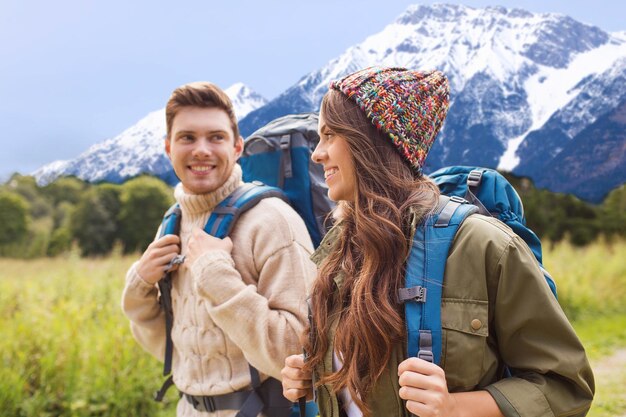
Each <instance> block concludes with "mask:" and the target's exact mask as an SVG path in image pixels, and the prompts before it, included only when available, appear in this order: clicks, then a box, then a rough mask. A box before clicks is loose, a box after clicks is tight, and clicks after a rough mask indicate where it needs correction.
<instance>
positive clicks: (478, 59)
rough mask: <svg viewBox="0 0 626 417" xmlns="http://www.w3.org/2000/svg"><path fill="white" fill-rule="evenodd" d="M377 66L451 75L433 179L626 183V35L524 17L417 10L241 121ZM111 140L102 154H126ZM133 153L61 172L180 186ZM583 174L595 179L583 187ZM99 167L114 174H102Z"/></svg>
mask: <svg viewBox="0 0 626 417" xmlns="http://www.w3.org/2000/svg"><path fill="white" fill-rule="evenodd" d="M371 65H382V66H402V67H407V68H416V69H430V68H437V69H440V70H442V71H444V72H445V73H446V74H447V75H448V77H449V78H450V83H451V106H450V110H449V112H448V118H447V120H446V122H445V125H444V128H443V130H442V132H441V134H440V135H439V137H438V140H437V143H436V144H435V145H434V146H433V148H432V150H431V152H430V155H429V157H428V158H427V160H426V164H427V166H426V171H427V172H429V171H432V170H434V169H437V168H439V167H441V166H445V165H453V164H454V165H456V164H464V165H477V166H487V167H500V168H502V169H506V170H512V171H513V172H514V173H518V174H523V175H528V176H530V177H531V178H533V180H534V181H535V182H536V183H537V184H538V185H539V186H544V187H548V188H550V189H551V190H553V191H563V192H573V193H575V194H576V195H578V196H579V197H581V198H584V199H587V200H589V201H594V202H597V201H600V200H601V198H602V197H603V196H604V195H605V194H606V193H607V192H608V191H609V190H610V189H611V188H613V187H614V186H615V185H616V184H617V185H619V184H622V183H624V182H625V181H626V149H625V148H626V146H625V144H624V140H623V139H622V140H621V142H620V141H619V140H617V139H616V138H617V136H619V137H623V135H620V134H619V132H623V131H626V119H625V118H624V117H623V114H624V113H623V111H624V110H623V109H624V103H626V32H613V33H607V32H604V31H603V30H602V29H600V28H598V27H594V26H590V25H587V24H583V23H581V22H578V21H576V20H574V19H572V18H570V17H568V16H564V15H559V14H538V13H530V12H527V11H524V10H520V9H506V8H503V7H487V8H484V9H477V8H471V7H466V6H460V5H433V6H420V5H416V6H411V7H409V8H408V9H407V10H406V11H405V12H404V13H403V14H402V15H400V16H399V17H398V18H397V19H396V20H395V21H394V22H392V23H391V24H389V25H388V26H387V27H385V28H384V29H383V30H382V31H381V32H379V33H377V34H374V35H372V36H370V37H368V38H366V39H365V40H364V41H363V42H361V43H360V44H358V45H355V46H352V47H350V48H348V49H347V50H346V51H345V52H344V53H343V54H342V55H341V56H339V57H337V58H335V59H333V60H331V61H330V62H329V63H327V64H326V65H325V66H323V67H322V68H320V69H318V70H316V71H313V72H311V73H310V74H308V75H306V76H304V77H303V78H301V79H300V81H299V82H297V83H296V84H295V85H293V86H292V87H290V88H288V89H287V90H286V91H285V92H283V93H282V94H280V95H279V96H278V97H276V98H275V99H273V100H272V101H270V102H268V103H267V104H265V105H262V106H259V107H258V108H256V110H253V111H250V112H249V113H248V114H247V116H246V117H243V119H241V122H240V129H241V132H242V134H243V135H244V136H247V135H249V134H251V133H252V132H253V131H254V130H256V129H257V128H259V127H261V126H263V125H264V124H266V123H268V122H269V121H271V120H273V119H274V118H276V117H279V116H282V115H285V114H289V113H298V112H305V111H316V110H318V109H319V104H320V101H321V98H322V96H323V95H324V94H325V92H326V91H327V88H328V83H329V82H330V81H331V80H333V79H337V78H340V77H342V76H344V75H346V74H348V73H350V72H353V71H355V70H358V69H361V68H364V67H367V66H371ZM234 87H235V86H233V88H234ZM139 125H140V124H138V125H136V126H134V127H133V128H131V129H129V130H128V131H127V132H129V131H130V130H132V129H134V128H139ZM147 131H148V130H147V128H146V129H145V130H144V132H147ZM609 132H618V135H617V136H616V135H615V134H609ZM125 134H126V132H124V133H123V134H122V135H120V137H121V136H125ZM129 134H130V133H129ZM136 134H137V135H142V134H141V133H136ZM146 134H147V133H144V135H146ZM157 136H158V135H157ZM120 137H118V138H120ZM118 138H115V139H118ZM115 139H114V140H115ZM114 140H112V141H114ZM105 143H107V142H105ZM105 143H103V144H102V145H96V146H95V147H94V148H97V147H98V146H102V147H103V148H106V147H107V146H108V147H112V146H113V145H115V146H117V142H111V143H109V145H106V146H105ZM120 144H121V145H123V143H122V141H120ZM121 145H120V146H121ZM583 149H584V150H585V151H584V152H583V151H582V150H583ZM101 152H102V153H103V154H105V153H104V152H105V151H104V149H102V150H101ZM126 152H127V151H126V150H124V152H121V151H117V150H113V149H112V150H111V151H110V153H109V154H108V156H109V158H110V159H98V161H97V164H95V162H96V161H93V162H94V163H92V164H90V166H91V167H92V168H91V169H90V173H89V175H87V174H86V172H87V171H86V170H85V168H84V165H85V164H86V163H87V161H90V160H89V158H87V157H83V156H84V155H86V154H84V155H83V156H81V157H83V161H78V160H75V161H70V162H62V163H58V162H57V163H54V165H50V166H49V167H51V168H50V169H52V168H55V172H57V173H58V172H60V171H59V165H63V166H62V168H66V170H65V173H67V174H72V173H76V172H79V171H78V170H79V169H80V170H81V171H80V172H81V173H83V172H85V175H84V176H83V178H87V179H89V180H97V179H104V178H106V179H109V178H111V179H112V178H114V176H115V175H116V173H117V174H120V179H121V178H126V177H128V176H131V175H133V174H132V173H133V172H136V173H139V172H152V173H154V174H156V175H158V176H160V177H162V178H165V179H168V178H172V177H171V176H172V173H171V171H167V169H169V167H167V166H163V165H162V164H160V162H159V161H162V160H156V159H155V160H152V159H150V158H148V157H145V155H141V154H138V153H135V154H134V158H133V157H129V158H127V159H126V157H125V155H126ZM585 152H592V153H593V155H592V156H593V157H590V155H583V154H584V153H585ZM87 154H89V152H88V153H87ZM140 155H141V157H140ZM583 157H584V158H583ZM583 160H584V161H585V162H582V161H583ZM607 161H608V162H607ZM557 164H569V165H568V166H565V167H561V166H557ZM589 164H591V165H589ZM139 165H141V168H140V167H139ZM129 166H130V167H133V168H132V172H131V168H129ZM574 167H575V169H582V170H584V172H585V173H586V174H585V176H584V178H583V180H581V177H580V175H581V173H580V172H574ZM44 168H46V167H44ZM69 168H71V170H70V169H69ZM96 168H98V169H101V170H106V172H107V173H108V174H107V175H108V176H99V177H98V176H95V175H93V174H92V173H91V172H96V171H95V170H96ZM163 170H165V171H163ZM40 171H41V170H40ZM122 173H123V174H122ZM557 174H558V175H557ZM134 175H136V174H134ZM39 178H40V180H41V178H44V177H43V175H42V174H39ZM581 181H582V182H581ZM583 183H584V184H583ZM583 185H584V186H583Z"/></svg>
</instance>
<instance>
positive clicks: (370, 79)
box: [330, 67, 450, 174]
mask: <svg viewBox="0 0 626 417" xmlns="http://www.w3.org/2000/svg"><path fill="white" fill-rule="evenodd" d="M330 88H331V89H334V90H337V91H339V92H341V93H343V94H345V95H346V96H347V97H348V98H349V99H351V100H353V101H354V102H355V103H356V104H357V105H358V106H359V107H360V108H361V110H363V112H365V114H366V115H367V117H368V118H369V119H370V120H371V121H372V123H374V126H376V127H377V128H378V129H379V130H381V131H383V132H385V133H386V134H387V135H388V136H389V137H390V138H391V141H392V142H393V144H394V145H395V146H396V148H397V149H398V151H399V152H400V155H402V157H403V158H404V159H405V160H406V161H407V162H408V163H409V164H410V165H411V167H413V169H414V170H415V171H416V172H417V173H418V174H421V172H422V167H423V166H424V160H425V159H426V155H427V154H428V151H429V149H430V147H431V146H432V144H433V142H434V140H435V137H436V136H437V133H439V129H441V125H442V124H443V121H444V119H445V118H446V114H447V112H448V106H449V102H448V96H449V93H450V87H449V85H448V79H447V78H446V76H445V75H444V74H443V73H442V72H441V71H436V70H435V71H412V70H407V69H405V68H381V67H370V68H365V69H363V70H360V71H357V72H355V73H353V74H350V75H348V76H346V77H344V78H342V79H340V80H336V81H332V82H331V83H330Z"/></svg>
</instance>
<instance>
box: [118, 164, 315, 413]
mask: <svg viewBox="0 0 626 417" xmlns="http://www.w3.org/2000/svg"><path fill="white" fill-rule="evenodd" d="M241 183H242V182H241V168H240V167H239V165H235V168H234V170H233V173H232V174H231V176H230V178H229V179H228V180H227V182H226V183H225V184H224V185H223V186H222V187H221V188H220V189H218V190H216V191H215V192H213V193H210V194H206V195H190V194H186V193H185V192H184V190H183V188H182V186H181V184H179V185H178V186H177V187H176V189H175V192H174V195H175V197H176V200H177V201H178V203H179V204H180V206H181V209H182V223H181V234H180V237H181V243H182V250H181V253H182V254H183V255H184V254H185V251H186V248H187V242H188V241H189V238H190V232H191V229H192V228H193V227H194V226H199V227H204V225H205V224H206V221H207V219H208V217H209V215H210V214H211V211H212V210H213V208H214V207H215V205H216V204H217V203H219V202H220V201H221V200H223V199H224V198H225V197H226V196H228V195H229V194H230V193H231V192H232V191H233V190H234V189H235V188H236V187H237V186H239V185H240V184H241ZM230 237H231V239H232V241H233V252H232V256H231V255H229V254H228V253H226V252H223V251H214V252H208V253H206V254H204V255H203V256H201V257H200V258H198V259H197V260H196V261H195V262H194V263H193V264H192V265H189V264H187V263H184V264H183V265H181V267H180V269H179V270H178V271H177V272H176V273H175V274H174V276H173V280H172V283H173V289H172V301H173V309H174V325H173V330H172V339H173V342H174V354H173V363H172V369H173V374H174V382H175V384H176V387H177V388H178V389H179V390H181V391H183V392H185V393H188V394H193V395H219V394H225V393H229V392H233V391H237V390H240V389H244V388H246V387H247V386H249V384H250V373H249V369H248V363H250V364H251V365H252V366H254V367H255V368H257V369H258V370H259V372H261V374H262V378H263V379H265V375H271V376H273V377H274V378H278V379H280V370H281V368H282V366H283V363H284V359H285V357H287V356H288V355H291V354H294V353H299V352H300V351H301V347H300V346H301V345H300V343H299V336H300V334H301V333H302V331H303V328H304V325H305V322H306V312H307V308H306V301H305V300H306V290H307V289H308V288H310V285H311V283H312V281H313V279H314V277H315V275H316V267H315V264H314V263H313V262H312V261H310V260H309V256H310V255H311V253H312V251H313V247H312V244H311V240H310V238H309V235H308V233H307V230H306V227H305V225H304V222H303V221H302V219H301V218H300V217H299V216H298V214H297V213H295V212H294V211H293V210H292V209H291V208H290V207H289V206H288V205H287V204H286V203H284V202H283V201H281V200H280V199H277V198H268V199H264V200H262V201H261V202H260V203H259V204H258V205H257V206H255V207H254V208H252V209H250V210H249V211H248V212H246V213H245V214H243V215H242V216H241V217H240V218H239V220H238V222H237V224H236V225H235V227H234V229H233V232H232V233H231V236H230ZM136 266H137V264H134V265H133V266H132V267H131V268H130V270H129V271H128V273H127V276H126V286H125V289H124V293H123V296H122V308H123V310H124V313H125V314H126V315H127V316H128V318H129V319H130V321H131V329H132V332H133V335H134V336H135V339H136V340H137V341H138V342H139V343H140V344H141V346H143V348H144V349H145V350H147V351H148V352H150V353H151V354H152V355H154V356H156V357H157V358H158V359H159V360H161V361H162V360H163V358H164V352H165V319H164V315H163V312H162V311H161V309H160V307H159V303H158V299H157V296H158V290H157V287H156V286H154V285H150V284H148V283H146V282H145V281H143V280H142V279H141V277H140V276H139V275H138V274H137V270H136ZM155 378H156V376H155ZM235 414H236V411H233V412H231V411H221V412H220V411H217V412H215V413H211V414H210V415H211V416H219V417H222V416H234V415H235ZM178 415H179V416H200V415H202V416H208V415H209V414H208V413H198V412H196V411H195V410H194V409H193V408H192V407H191V406H190V405H189V404H188V403H187V401H186V400H185V399H184V398H183V399H182V400H181V401H180V402H179V404H178Z"/></svg>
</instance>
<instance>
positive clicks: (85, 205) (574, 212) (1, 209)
mask: <svg viewBox="0 0 626 417" xmlns="http://www.w3.org/2000/svg"><path fill="white" fill-rule="evenodd" d="M505 175H506V176H507V178H508V180H509V181H510V182H511V183H512V184H513V186H514V187H515V188H516V190H517V191H518V193H519V194H520V196H521V198H522V201H523V202H524V209H525V213H526V219H527V224H528V225H529V227H530V228H531V229H532V230H534V231H535V233H537V235H539V237H540V238H541V239H542V240H543V241H548V242H558V241H560V240H563V239H569V240H570V241H571V242H572V243H573V244H575V245H580V246H583V245H586V244H588V243H590V242H592V241H594V240H596V239H597V238H598V237H599V236H604V237H605V238H607V239H613V238H615V237H624V236H626V189H625V185H622V186H621V187H619V188H617V189H615V190H613V191H612V192H611V193H610V194H609V195H608V196H607V197H606V199H605V200H604V201H603V203H602V204H600V205H592V204H589V203H586V202H584V201H581V200H579V199H577V198H576V197H574V196H572V195H568V194H558V193H552V192H549V191H547V190H541V189H537V188H535V187H534V185H533V183H532V181H530V180H529V179H527V178H517V177H514V176H511V175H509V174H505ZM172 203H173V192H172V188H171V187H170V186H168V185H167V184H166V183H164V182H163V181H161V180H159V179H157V178H154V177H150V176H141V177H137V178H134V179H132V180H129V181H127V182H125V183H124V184H120V185H118V184H109V183H102V184H89V183H87V182H84V181H81V180H80V179H78V178H75V177H63V178H60V179H57V180H56V181H55V182H53V183H50V184H48V185H45V186H38V185H37V183H36V181H35V179H34V178H33V177H30V176H22V175H19V174H15V175H13V176H12V177H11V178H10V179H9V180H8V181H7V182H6V183H5V184H2V185H0V256H4V257H19V258H35V257H43V256H57V255H60V254H62V253H66V252H70V251H72V250H78V251H79V252H80V255H81V256H101V255H107V254H109V253H111V251H113V250H114V249H115V248H118V250H121V251H122V252H123V253H134V252H139V251H143V250H144V249H145V248H146V247H147V246H148V244H149V243H150V242H151V241H152V240H153V239H154V236H155V233H156V229H157V226H158V225H159V224H160V221H161V219H162V216H163V214H164V213H165V211H166V210H167V209H168V208H169V207H170V205H171V204H172Z"/></svg>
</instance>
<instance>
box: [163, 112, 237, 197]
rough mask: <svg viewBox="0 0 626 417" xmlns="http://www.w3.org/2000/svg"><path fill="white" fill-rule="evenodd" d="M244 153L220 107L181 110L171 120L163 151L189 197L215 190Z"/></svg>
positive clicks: (223, 181) (224, 180)
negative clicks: (170, 127)
mask: <svg viewBox="0 0 626 417" xmlns="http://www.w3.org/2000/svg"><path fill="white" fill-rule="evenodd" d="M242 150H243V139H242V138H241V137H237V138H235V137H234V134H233V130H232V128H231V125H230V119H229V118H228V115H227V114H226V112H225V111H224V110H222V109H219V108H216V107H214V108H204V107H191V106H190V107H183V108H181V109H180V110H179V111H178V113H177V114H176V116H175V117H174V120H173V121H172V130H171V132H170V136H169V137H168V138H167V139H166V140H165V152H166V153H167V155H168V156H169V158H170V160H171V161H172V166H173V167H174V172H176V175H177V176H178V179H180V181H181V182H182V183H183V188H184V190H185V192H187V193H189V194H207V193H210V192H212V191H215V190H217V189H218V188H219V187H221V186H222V184H224V183H225V182H226V180H227V179H228V177H229V176H230V174H231V172H232V170H233V166H234V165H235V163H236V162H237V159H238V158H239V156H240V155H241V151H242Z"/></svg>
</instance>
